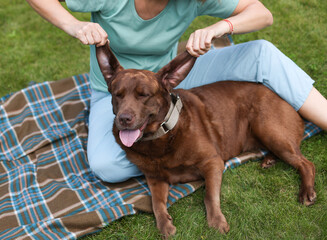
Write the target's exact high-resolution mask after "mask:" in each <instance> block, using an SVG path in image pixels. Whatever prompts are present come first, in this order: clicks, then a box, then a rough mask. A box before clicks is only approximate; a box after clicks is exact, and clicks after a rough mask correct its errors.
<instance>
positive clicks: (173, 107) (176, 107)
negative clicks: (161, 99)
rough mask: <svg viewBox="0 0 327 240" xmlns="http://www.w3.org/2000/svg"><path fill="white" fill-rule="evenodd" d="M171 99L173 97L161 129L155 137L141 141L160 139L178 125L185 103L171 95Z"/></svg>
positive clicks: (176, 96)
mask: <svg viewBox="0 0 327 240" xmlns="http://www.w3.org/2000/svg"><path fill="white" fill-rule="evenodd" d="M170 97H171V102H170V107H169V111H168V113H167V114H166V116H165V119H164V121H163V123H161V125H160V127H159V129H158V130H157V131H156V132H155V133H154V134H153V135H151V136H148V137H144V138H143V137H142V138H141V139H140V140H141V141H148V140H154V139H156V138H160V137H161V136H163V135H165V134H166V133H167V132H169V131H170V130H172V129H173V128H174V127H175V125H176V124H177V122H178V119H179V113H180V112H181V109H182V107H183V103H182V100H181V99H180V97H179V96H178V95H175V94H173V93H171V94H170Z"/></svg>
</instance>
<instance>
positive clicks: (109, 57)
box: [96, 42, 195, 147]
mask: <svg viewBox="0 0 327 240" xmlns="http://www.w3.org/2000/svg"><path fill="white" fill-rule="evenodd" d="M96 55H97V59H98V63H99V66H100V69H101V71H102V74H103V76H104V79H105V80H106V82H107V85H108V90H109V92H110V93H111V95H112V105H113V112H114V114H115V115H116V118H115V126H116V128H117V129H118V130H119V136H120V140H121V141H122V143H123V144H124V145H125V146H128V147H130V146H132V145H133V143H134V142H135V141H137V140H138V139H140V138H141V137H142V136H143V134H152V133H154V132H155V131H156V130H157V129H158V128H159V126H160V124H161V122H162V121H163V119H164V117H165V115H166V113H167V111H168V109H169V106H170V101H171V100H170V94H169V93H170V91H171V90H172V89H173V88H174V87H176V86H177V85H178V84H179V83H180V82H181V81H182V80H183V79H184V78H185V77H186V76H187V74H188V73H189V71H190V70H191V68H192V67H193V64H194V62H195V58H194V57H192V56H191V55H189V54H188V53H187V52H184V53H182V54H180V55H178V56H177V57H176V58H175V59H173V60H172V61H171V62H170V63H168V64H167V65H166V66H164V67H163V68H161V69H160V70H159V71H158V72H157V73H154V72H151V71H147V70H135V69H124V68H123V67H122V66H121V65H120V64H119V62H118V60H117V58H116V57H115V55H114V54H113V53H112V51H111V50H110V47H109V43H108V42H107V44H106V45H104V46H101V47H97V48H96Z"/></svg>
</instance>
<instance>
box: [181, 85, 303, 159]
mask: <svg viewBox="0 0 327 240" xmlns="http://www.w3.org/2000/svg"><path fill="white" fill-rule="evenodd" d="M176 91H177V92H178V93H179V94H180V95H181V98H182V99H183V104H184V106H185V109H187V110H186V111H193V112H194V111H197V113H192V114H191V115H190V117H191V118H193V119H192V120H190V121H189V122H190V125H191V126H189V128H196V127H197V126H198V123H197V122H198V121H201V122H202V124H204V125H205V132H206V134H207V135H208V136H209V138H210V141H211V142H215V143H216V144H217V145H218V147H219V151H220V153H221V155H222V158H223V160H225V161H226V160H228V159H230V158H231V157H235V156H237V155H238V154H240V153H241V152H244V151H250V150H255V149H258V148H265V149H267V150H272V151H273V150H274V149H275V145H278V144H280V142H281V141H282V139H285V137H286V136H287V139H292V140H293V141H294V143H296V144H297V145H299V144H300V141H301V139H302V136H303V129H304V125H303V121H302V119H301V118H300V116H299V115H298V114H297V113H296V111H295V110H294V109H293V108H292V107H291V106H290V105H289V104H288V103H286V102H285V101H284V100H282V99H281V98H280V97H278V96H277V95H276V94H275V93H273V92H272V91H271V90H269V89H268V88H267V87H265V86H263V85H261V84H256V83H247V82H234V81H225V82H217V83H213V84H209V85H205V86H201V87H197V88H193V89H191V90H181V89H179V90H176ZM204 116H205V117H204ZM195 118H199V119H195ZM192 125H194V126H192ZM276 147H277V146H276Z"/></svg>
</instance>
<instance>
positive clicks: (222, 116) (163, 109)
mask: <svg viewBox="0 0 327 240" xmlns="http://www.w3.org/2000/svg"><path fill="white" fill-rule="evenodd" d="M97 58H98V62H99V66H100V68H101V71H102V73H103V75H104V78H105V80H106V82H107V84H108V90H109V92H110V93H111V94H112V104H113V111H114V114H115V115H116V118H115V124H114V126H113V132H114V135H115V137H116V140H117V142H118V143H119V144H120V145H121V147H122V148H123V149H124V150H125V151H126V154H127V157H128V158H129V159H130V161H132V162H133V163H135V164H136V165H137V166H138V167H139V168H140V170H141V171H142V172H143V173H144V175H145V177H146V180H147V183H148V185H149V188H150V191H151V194H152V207H153V211H154V214H155V217H156V221H157V227H158V228H159V230H160V232H161V233H162V234H163V235H164V236H165V237H168V236H170V235H173V234H174V233H175V231H176V228H175V226H174V225H173V224H172V218H171V217H170V215H169V214H168V211H167V208H166V202H167V197H168V186H169V184H174V183H178V182H182V183H183V182H189V181H194V180H198V179H204V180H205V187H206V196H205V199H204V202H205V206H206V210H207V220H208V224H209V226H210V227H214V228H216V229H219V231H220V232H221V233H226V232H228V231H229V225H228V223H227V221H226V219H225V217H224V215H223V213H222V212H221V210H220V186H221V181H222V175H223V171H224V162H225V161H227V160H228V159H230V158H231V157H235V156H237V155H238V154H240V153H242V152H245V151H251V150H257V149H259V148H265V149H267V150H269V151H270V152H272V153H273V154H274V155H275V156H277V157H278V158H280V159H282V160H284V161H285V162H287V163H288V164H290V165H292V166H293V167H295V168H296V169H298V170H299V172H300V175H301V178H302V183H301V187H300V193H299V200H300V202H301V203H303V204H305V205H311V204H313V203H314V201H315V199H316V193H315V191H314V177H315V168H314V165H313V163H311V162H310V161H308V160H307V159H306V158H305V157H304V156H303V155H302V154H301V151H300V147H299V145H300V142H301V139H302V136H303V121H302V119H301V118H300V116H299V115H298V114H297V113H296V111H295V110H294V109H293V108H292V107H291V106H290V105H289V104H288V103H286V102H285V101H283V100H282V99H281V98H279V97H278V96H277V95H276V94H275V93H273V92H272V91H270V90H269V89H268V88H266V87H265V86H263V85H259V84H255V83H244V82H232V81H228V82H217V83H213V84H210V85H205V86H202V87H197V88H193V89H190V90H183V89H176V90H174V87H176V86H177V85H178V84H179V83H180V82H181V81H182V80H183V79H184V78H185V76H186V75H187V74H188V72H189V71H190V69H191V68H192V66H193V64H194V62H195V58H194V57H192V56H190V55H189V54H188V53H187V52H185V53H183V54H181V55H178V56H177V57H176V58H175V59H173V60H172V61H171V62H170V63H169V64H168V65H166V66H164V67H163V68H162V69H161V70H160V71H159V72H158V73H153V72H150V71H146V70H134V69H129V70H125V69H123V68H122V67H121V66H120V64H119V62H118V61H117V59H116V57H115V56H114V55H113V53H112V52H111V50H110V48H109V45H108V44H107V45H105V46H103V47H99V48H97ZM171 93H172V94H171ZM177 95H178V96H179V97H176V96H177ZM182 105H183V107H182ZM108 127H109V126H108ZM270 159H271V156H269V157H268V158H267V162H268V161H269V160H270Z"/></svg>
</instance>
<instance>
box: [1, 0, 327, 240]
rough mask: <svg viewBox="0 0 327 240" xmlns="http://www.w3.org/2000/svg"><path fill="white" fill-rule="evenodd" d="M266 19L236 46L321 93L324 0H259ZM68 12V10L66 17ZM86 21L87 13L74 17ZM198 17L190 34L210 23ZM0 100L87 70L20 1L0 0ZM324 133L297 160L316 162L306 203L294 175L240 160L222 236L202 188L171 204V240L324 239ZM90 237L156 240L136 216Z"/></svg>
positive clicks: (326, 26) (228, 184) (326, 49)
mask: <svg viewBox="0 0 327 240" xmlns="http://www.w3.org/2000/svg"><path fill="white" fill-rule="evenodd" d="M263 3H264V4H265V5H266V6H267V7H268V8H269V9H270V10H271V12H272V13H273V15H274V24H273V26H271V27H269V28H267V29H264V30H261V31H259V32H255V33H250V34H246V35H235V36H234V37H233V38H234V41H235V42H236V43H240V42H246V41H250V40H254V39H267V40H269V41H271V42H272V43H274V44H275V45H276V46H277V47H278V48H279V49H280V50H281V51H282V52H284V53H285V54H287V55H288V56H289V57H290V58H291V59H292V60H293V61H295V62H296V63H297V64H298V65H299V66H300V67H301V68H303V69H304V70H305V71H306V72H307V73H308V74H309V75H310V76H312V77H313V78H314V79H315V80H316V84H315V86H316V87H317V89H318V90H319V91H321V93H322V94H323V95H325V96H327V57H326V56H327V55H326V53H327V40H326V39H327V1H326V0H310V1H308V0H264V1H263ZM74 14H75V13H74ZM75 15H76V16H77V17H78V18H79V19H84V20H87V19H89V14H75ZM215 21H217V19H215V18H212V17H201V18H198V19H197V20H196V21H195V22H194V23H193V24H192V26H191V27H190V28H189V29H188V30H187V32H186V33H185V35H184V36H183V39H184V40H186V39H187V36H188V35H189V34H190V33H191V32H192V31H193V30H195V29H197V28H200V27H204V26H206V25H207V24H210V23H213V22H215ZM0 54H1V57H0V84H1V85H0V86H1V88H0V95H1V96H2V95H5V94H7V93H10V92H14V91H17V90H19V89H22V88H24V87H26V86H27V85H28V83H29V82H30V81H36V82H42V81H47V80H57V79H62V78H65V77H69V76H72V75H75V74H79V73H84V72H88V71H89V52H88V47H87V46H83V45H82V44H80V43H79V41H78V40H76V39H73V38H71V37H69V36H67V35H66V34H65V33H63V32H62V31H61V30H59V29H57V28H55V27H53V26H52V25H51V24H49V23H47V22H46V21H45V20H43V19H42V18H40V17H39V16H38V15H37V14H36V13H35V12H34V11H33V10H32V9H31V8H30V7H29V6H28V4H27V3H26V2H25V1H23V0H2V2H1V8H0ZM326 143H327V135H326V133H323V134H320V135H318V136H315V137H313V138H311V139H309V140H307V141H305V142H304V143H303V144H302V148H301V149H302V151H303V153H304V155H305V156H306V157H307V158H308V159H309V160H311V161H312V162H314V163H315V165H316V191H317V195H318V199H317V202H316V204H315V205H314V206H311V207H304V206H302V205H300V204H299V203H298V202H297V194H298V190H299V183H300V178H299V175H298V174H297V172H296V171H295V170H294V169H293V168H291V167H289V166H288V165H286V164H284V163H282V162H278V164H277V165H276V166H274V167H272V168H271V169H268V170H263V169H261V168H260V167H259V163H258V162H252V163H248V164H246V165H243V166H241V167H239V168H237V169H235V170H231V171H227V172H226V173H225V174H224V180H223V186H222V211H223V213H224V214H225V216H226V218H227V221H228V222H229V224H230V227H231V230H230V232H229V233H228V234H227V235H221V234H219V233H218V232H216V231H215V230H213V229H209V228H208V226H207V224H206V219H205V208H204V204H203V196H204V189H203V188H201V189H199V190H198V191H197V192H196V193H194V194H192V195H191V196H189V197H186V198H184V199H182V200H180V201H178V202H177V203H176V204H174V205H173V206H172V207H171V208H170V209H169V212H170V213H171V215H172V217H173V218H174V224H175V225H176V227H177V235H176V237H175V239H192V240H193V239H327V187H326V184H327V149H326ZM84 239H85V240H88V239H92V240H98V239H160V236H159V235H158V231H157V229H156V227H155V221H154V216H153V215H152V214H145V213H141V214H137V215H134V216H128V217H124V218H122V219H120V220H118V221H115V222H113V223H112V224H110V225H109V226H108V227H106V228H104V230H103V231H101V232H100V233H98V234H95V235H91V236H87V237H85V238H84Z"/></svg>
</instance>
